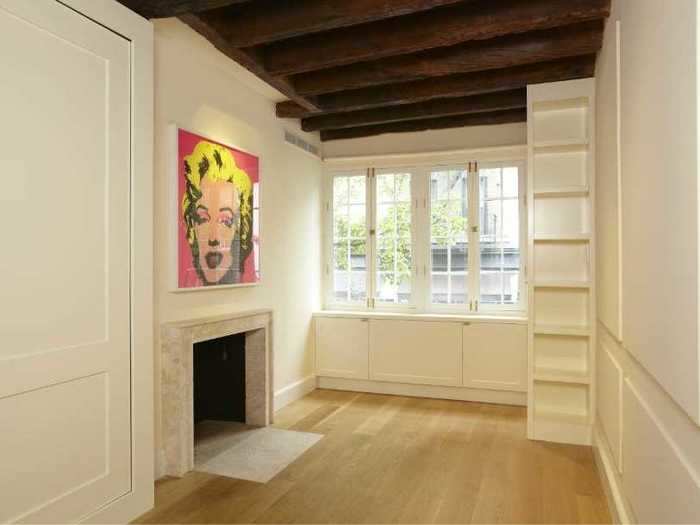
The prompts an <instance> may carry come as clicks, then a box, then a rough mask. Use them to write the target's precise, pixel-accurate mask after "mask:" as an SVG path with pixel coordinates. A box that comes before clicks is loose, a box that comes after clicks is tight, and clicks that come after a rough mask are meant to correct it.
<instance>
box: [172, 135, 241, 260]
mask: <svg viewBox="0 0 700 525" xmlns="http://www.w3.org/2000/svg"><path fill="white" fill-rule="evenodd" d="M184 164H185V166H184V167H185V194H184V195H183V197H182V215H183V218H184V220H185V225H186V227H187V242H188V243H189V244H190V246H192V247H193V248H194V249H195V250H196V249H197V247H196V245H197V242H196V241H197V234H196V231H195V224H196V223H195V219H196V208H197V203H198V202H199V199H201V197H202V191H201V182H202V179H203V178H205V177H206V178H209V179H210V180H212V181H214V182H232V183H233V185H234V187H235V188H236V190H237V192H238V194H239V197H240V211H239V213H240V227H239V236H240V243H241V264H242V263H243V261H244V260H245V257H246V256H247V255H248V254H249V253H250V250H251V249H252V226H253V184H252V182H251V180H250V177H248V174H247V173H246V172H245V171H243V170H242V169H240V168H239V167H238V166H237V165H236V160H235V159H234V158H233V155H232V154H231V152H230V151H229V150H228V149H226V148H224V147H223V146H219V145H217V144H212V143H211V142H206V141H200V142H199V143H198V144H197V146H196V147H195V148H194V151H193V152H192V153H191V154H190V155H187V156H186V157H185V159H184Z"/></svg>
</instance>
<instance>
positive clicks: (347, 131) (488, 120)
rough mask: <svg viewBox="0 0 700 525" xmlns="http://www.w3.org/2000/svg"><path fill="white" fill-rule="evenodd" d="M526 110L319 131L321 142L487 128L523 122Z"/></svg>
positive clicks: (525, 117)
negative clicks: (409, 132) (386, 134)
mask: <svg viewBox="0 0 700 525" xmlns="http://www.w3.org/2000/svg"><path fill="white" fill-rule="evenodd" d="M526 120H527V110H525V109H509V110H506V111H496V112H492V113H475V114H471V115H455V116H451V117H439V118H429V119H421V120H409V121H407V122H392V123H389V124H379V125H375V126H359V127H355V128H344V129H328V130H323V131H321V140H322V141H324V142H326V141H329V140H340V139H353V138H360V137H370V136H373V135H382V134H384V133H405V132H408V131H426V130H429V129H445V128H462V127H466V126H489V125H494V124H510V123H513V122H525V121H526Z"/></svg>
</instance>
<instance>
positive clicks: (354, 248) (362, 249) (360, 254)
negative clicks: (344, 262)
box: [350, 240, 367, 271]
mask: <svg viewBox="0 0 700 525" xmlns="http://www.w3.org/2000/svg"><path fill="white" fill-rule="evenodd" d="M366 248H367V241H365V240H362V241H350V269H351V270H353V271H355V270H366V269H367V249H366Z"/></svg>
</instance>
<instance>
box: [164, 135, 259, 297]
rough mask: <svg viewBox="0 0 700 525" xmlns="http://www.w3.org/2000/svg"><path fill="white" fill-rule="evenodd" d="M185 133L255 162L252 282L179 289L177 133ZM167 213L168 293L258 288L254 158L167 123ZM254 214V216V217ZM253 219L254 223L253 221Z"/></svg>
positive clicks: (180, 225) (180, 222)
mask: <svg viewBox="0 0 700 525" xmlns="http://www.w3.org/2000/svg"><path fill="white" fill-rule="evenodd" d="M181 131H182V132H184V133H187V134H189V135H193V136H196V137H197V138H198V139H200V140H201V141H206V142H208V143H211V144H214V145H217V146H220V147H222V148H225V149H227V150H229V151H231V152H232V153H237V154H240V155H245V156H250V157H253V158H255V159H256V162H257V181H251V182H253V186H254V187H255V186H257V191H255V193H254V195H255V198H254V208H253V210H251V213H252V214H253V218H254V219H253V222H254V223H257V228H254V230H253V231H255V229H256V230H257V237H255V238H254V239H253V249H252V251H251V253H250V255H249V257H253V258H254V259H253V265H254V268H255V274H256V279H255V280H254V281H250V282H235V283H223V284H199V285H196V286H182V282H181V264H182V259H181V258H182V238H183V237H182V236H183V228H185V226H184V224H183V223H184V219H183V216H182V200H181V199H182V192H181V186H180V182H181V181H180V179H181V175H182V172H181V166H182V164H181V161H182V160H183V159H182V158H181V155H180V132H181ZM167 132H168V144H169V149H168V170H167V171H168V192H167V193H168V213H167V215H166V217H167V221H168V232H169V239H168V244H169V248H168V259H169V264H168V266H169V268H170V277H169V282H170V287H169V291H170V292H173V293H182V292H200V291H203V290H222V289H233V288H247V287H251V286H258V285H260V284H261V283H262V279H263V265H262V220H261V218H262V169H261V166H262V162H261V159H260V157H259V156H258V155H256V154H255V153H253V152H250V151H248V150H246V149H244V148H241V147H239V146H237V145H234V144H228V143H225V142H222V141H219V140H216V139H213V138H211V137H210V136H209V135H208V134H206V133H203V132H201V131H198V130H195V129H192V128H190V127H185V126H182V125H180V124H178V123H177V122H171V123H170V124H169V125H168V130H167ZM255 212H257V214H256V213H255ZM255 218H257V221H255Z"/></svg>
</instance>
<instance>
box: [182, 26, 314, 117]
mask: <svg viewBox="0 0 700 525" xmlns="http://www.w3.org/2000/svg"><path fill="white" fill-rule="evenodd" d="M180 20H182V21H183V22H185V23H186V24H187V25H189V26H190V27H191V28H192V29H194V30H195V31H197V32H198V33H199V34H201V35H202V36H203V37H204V38H206V39H207V40H209V42H211V44H212V45H213V46H214V47H216V48H217V49H218V50H219V51H221V52H222V53H223V54H224V55H226V56H227V57H229V58H231V59H232V60H235V61H236V62H238V63H239V64H240V65H242V66H243V67H245V68H246V69H247V70H248V71H250V72H251V73H253V74H254V75H256V76H257V77H258V78H260V79H262V80H264V81H265V82H267V83H268V84H270V85H271V86H272V87H274V88H275V89H277V90H278V91H279V92H280V93H282V94H283V95H285V96H286V97H288V98H289V99H290V101H291V102H292V103H293V104H295V106H297V107H300V108H305V109H304V110H305V111H311V112H314V111H318V109H319V107H318V106H317V105H316V103H315V102H314V100H313V98H311V97H302V96H300V95H298V94H297V93H296V91H294V89H293V88H292V86H291V85H290V84H289V82H287V80H286V79H284V78H277V77H273V76H271V75H269V74H268V73H267V71H265V69H264V68H263V67H262V66H261V59H260V57H259V56H255V54H254V53H253V52H252V51H247V50H244V49H239V48H237V47H234V46H232V45H230V44H229V43H228V42H226V40H224V39H223V38H221V35H220V34H219V33H218V32H217V31H216V30H215V29H213V28H212V27H211V26H210V25H209V24H207V23H206V22H205V21H204V20H203V19H202V17H201V16H200V15H196V14H186V15H182V16H180Z"/></svg>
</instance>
